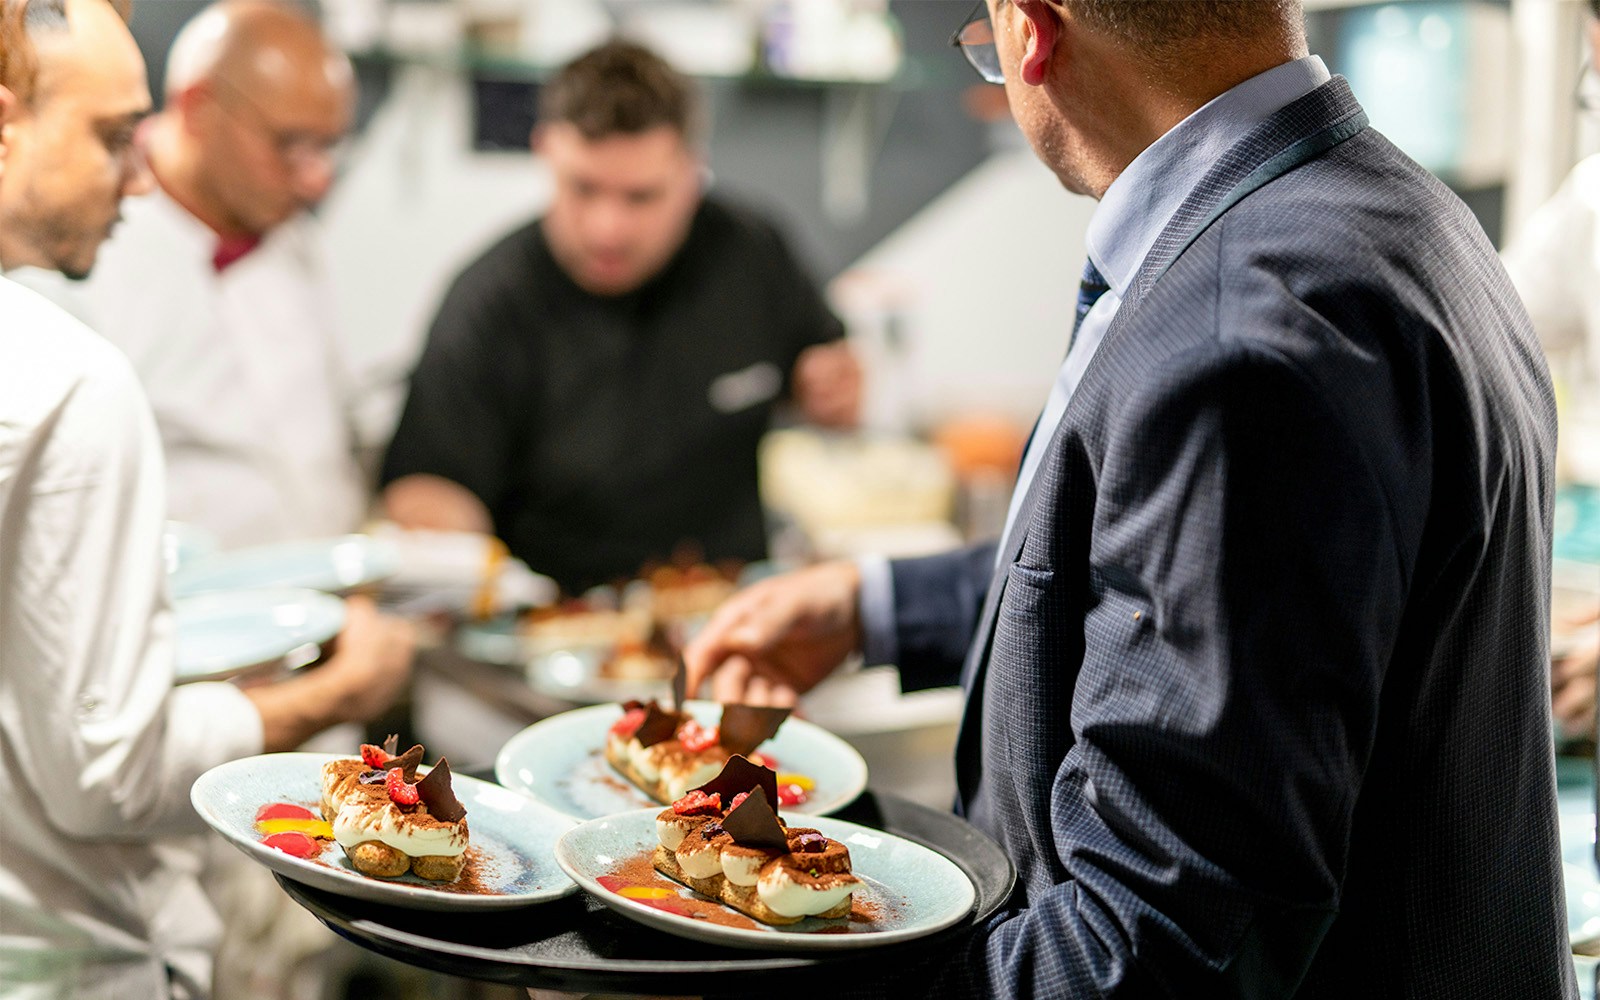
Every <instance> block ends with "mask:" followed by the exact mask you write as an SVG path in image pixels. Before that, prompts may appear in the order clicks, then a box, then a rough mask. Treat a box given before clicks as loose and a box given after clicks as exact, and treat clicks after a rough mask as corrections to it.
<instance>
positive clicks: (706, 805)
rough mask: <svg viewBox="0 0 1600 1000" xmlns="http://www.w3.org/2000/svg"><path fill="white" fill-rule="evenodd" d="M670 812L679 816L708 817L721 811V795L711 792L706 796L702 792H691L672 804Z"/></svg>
mask: <svg viewBox="0 0 1600 1000" xmlns="http://www.w3.org/2000/svg"><path fill="white" fill-rule="evenodd" d="M672 811H673V812H675V813H677V814H678V815H679V816H709V815H711V814H713V813H719V812H721V811H722V795H721V794H720V793H718V792H712V793H711V794H710V795H707V794H706V793H705V792H702V791H698V790H696V791H693V792H690V793H689V794H688V795H685V796H684V797H683V798H681V799H679V800H678V801H676V802H674V803H673V804H672Z"/></svg>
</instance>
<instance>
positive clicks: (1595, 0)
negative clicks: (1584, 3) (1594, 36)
mask: <svg viewBox="0 0 1600 1000" xmlns="http://www.w3.org/2000/svg"><path fill="white" fill-rule="evenodd" d="M1589 13H1591V14H1593V15H1594V16H1595V17H1600V0H1589Z"/></svg>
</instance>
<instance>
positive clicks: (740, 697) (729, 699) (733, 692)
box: [711, 656, 751, 705]
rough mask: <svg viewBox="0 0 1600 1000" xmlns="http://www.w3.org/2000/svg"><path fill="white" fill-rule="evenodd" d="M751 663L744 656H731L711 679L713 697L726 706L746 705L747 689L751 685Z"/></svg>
mask: <svg viewBox="0 0 1600 1000" xmlns="http://www.w3.org/2000/svg"><path fill="white" fill-rule="evenodd" d="M750 675H751V665H750V661H749V660H748V659H746V658H745V657H743V656H730V657H728V658H727V659H726V660H723V661H722V666H721V668H720V669H719V670H717V672H716V673H715V674H713V675H712V677H711V696H712V697H713V698H715V699H716V700H717V701H719V702H721V703H722V704H724V705H742V704H744V703H745V687H746V686H747V685H748V684H749V683H750Z"/></svg>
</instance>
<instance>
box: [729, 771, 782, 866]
mask: <svg viewBox="0 0 1600 1000" xmlns="http://www.w3.org/2000/svg"><path fill="white" fill-rule="evenodd" d="M722 828H723V829H724V830H726V831H727V832H728V836H730V837H732V838H733V842H734V843H735V844H738V845H740V846H741V847H764V848H766V849H767V850H769V851H787V850H788V849H789V838H788V836H787V835H786V834H785V833H784V832H783V827H782V826H780V825H779V824H778V814H777V813H775V812H773V811H772V804H771V803H770V802H769V801H768V800H767V793H766V792H764V791H762V789H761V788H760V787H759V786H758V787H757V788H756V789H755V790H754V791H752V792H751V793H750V797H749V798H747V799H745V800H744V801H743V802H741V803H739V808H737V809H735V810H734V811H733V812H731V813H729V814H728V815H726V816H724V817H723V818H722Z"/></svg>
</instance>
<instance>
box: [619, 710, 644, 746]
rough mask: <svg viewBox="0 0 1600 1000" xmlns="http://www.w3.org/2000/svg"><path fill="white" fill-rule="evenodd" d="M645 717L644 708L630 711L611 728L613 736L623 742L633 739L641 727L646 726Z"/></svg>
mask: <svg viewBox="0 0 1600 1000" xmlns="http://www.w3.org/2000/svg"><path fill="white" fill-rule="evenodd" d="M644 716H645V710H644V709H642V708H631V709H629V710H628V711H627V712H626V713H624V714H623V716H622V718H620V719H618V720H617V721H616V724H615V725H613V726H612V727H611V734H612V735H613V736H615V737H617V738H618V739H621V740H625V739H629V738H631V737H632V736H633V734H634V733H637V732H638V731H639V727H640V726H642V725H644Z"/></svg>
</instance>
